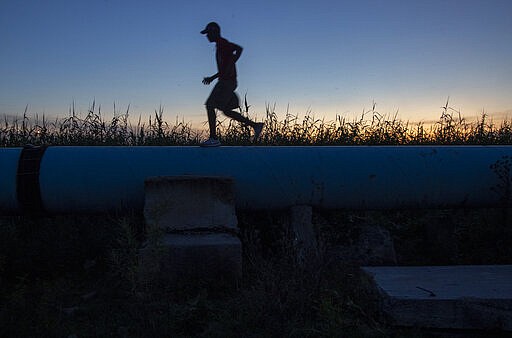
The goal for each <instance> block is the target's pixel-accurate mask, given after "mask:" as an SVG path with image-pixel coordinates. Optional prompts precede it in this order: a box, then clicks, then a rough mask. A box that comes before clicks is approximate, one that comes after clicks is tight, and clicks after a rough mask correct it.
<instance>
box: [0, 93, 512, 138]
mask: <svg viewBox="0 0 512 338" xmlns="http://www.w3.org/2000/svg"><path fill="white" fill-rule="evenodd" d="M128 110H129V109H128ZM128 110H127V111H126V112H125V113H119V112H116V110H115V108H114V117H113V118H112V119H111V120H110V121H109V120H107V119H106V118H105V117H104V116H103V115H102V112H101V109H100V108H97V107H96V105H95V103H94V102H93V104H92V106H91V108H90V109H89V111H88V112H87V115H86V116H85V117H79V116H77V114H76V113H75V111H74V108H73V109H70V114H69V117H67V118H65V119H56V120H54V121H48V120H47V119H46V118H45V116H43V117H42V118H39V116H37V115H36V117H35V118H34V119H31V118H30V117H28V115H27V111H26V110H25V112H24V114H23V116H22V117H21V118H12V119H10V120H9V119H8V118H7V117H4V121H3V123H2V124H1V125H0V146H1V147H18V146H23V145H26V144H34V145H43V144H44V145H77V146H78V145H127V146H147V145H168V146H179V145H197V144H199V142H200V141H201V140H203V139H204V138H205V137H206V132H205V131H198V130H194V129H193V128H192V127H191V124H190V123H186V122H184V121H179V120H176V121H175V123H174V124H171V123H168V122H167V121H165V119H164V116H163V109H162V108H161V107H160V108H159V109H158V110H156V111H155V112H154V115H152V116H150V117H149V119H148V121H146V122H143V121H142V120H141V118H140V117H139V119H138V121H137V124H135V125H134V124H132V123H131V122H130V119H129V111H128ZM240 111H241V113H242V114H248V111H249V106H248V105H246V106H245V107H244V109H242V108H240ZM219 117H221V114H219ZM264 123H265V128H264V131H263V133H262V135H261V138H260V140H259V141H258V144H260V145H268V146H274V145H288V146H298V145H308V146H321V145H434V144H437V145H446V144H450V145H458V144H461V145H462V144H465V145H469V144H472V145H474V144H512V121H509V120H504V121H502V122H501V123H500V124H499V125H498V124H495V123H494V122H493V121H492V120H489V118H488V116H487V115H486V114H482V115H481V117H480V118H479V119H478V120H476V121H473V122H470V121H468V120H466V119H465V118H463V117H462V116H461V113H460V112H459V111H457V110H455V109H453V108H450V107H449V105H448V102H447V103H446V105H445V106H444V107H441V116H440V118H439V120H438V121H437V122H435V123H433V124H430V125H425V124H424V123H416V124H412V123H409V121H403V120H399V119H397V116H396V115H395V116H384V115H382V114H380V113H379V112H378V111H377V110H376V108H375V104H374V105H373V107H372V109H370V110H368V111H365V112H363V113H362V114H361V117H360V118H358V119H354V120H352V121H349V120H347V119H346V118H345V117H342V116H337V118H336V119H335V120H333V121H325V120H324V119H315V118H314V117H313V116H312V115H311V114H306V116H305V117H304V118H303V119H300V118H299V116H298V115H293V114H289V113H286V115H285V117H284V119H279V118H278V115H277V114H276V112H275V106H270V105H268V106H267V107H266V117H265V121H264ZM217 129H218V135H219V138H220V140H221V142H222V143H223V144H226V145H249V144H253V142H252V141H251V130H250V128H247V127H244V126H242V125H240V124H239V123H237V122H234V121H232V120H230V119H227V118H226V119H223V120H222V119H219V122H218V125H217Z"/></svg>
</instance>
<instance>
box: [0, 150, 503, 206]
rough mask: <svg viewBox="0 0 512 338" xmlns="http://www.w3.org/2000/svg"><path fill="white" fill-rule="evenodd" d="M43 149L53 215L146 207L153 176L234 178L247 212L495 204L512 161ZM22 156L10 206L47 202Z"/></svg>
mask: <svg viewBox="0 0 512 338" xmlns="http://www.w3.org/2000/svg"><path fill="white" fill-rule="evenodd" d="M40 154H42V155H41V158H40V166H39V168H38V173H37V177H38V182H39V187H37V189H34V190H33V191H34V192H35V193H34V194H37V193H39V190H40V203H39V206H41V207H42V208H43V209H44V210H46V211H48V212H51V213H61V212H77V213H81V212H104V211H110V210H115V209H122V208H130V209H138V210H141V209H142V208H143V204H144V180H145V179H146V178H147V177H150V176H162V175H164V176H175V175H176V176H181V175H207V176H228V177H232V178H234V180H235V196H236V201H237V207H240V208H250V209H264V208H269V209H272V208H284V207H288V206H291V205H295V204H307V205H312V206H315V207H321V208H369V209H373V208H404V207H408V208H411V207H412V208H416V207H445V206H446V207H448V206H466V207H472V206H479V207H485V206H495V205H497V204H498V203H499V200H500V196H499V193H497V192H496V191H494V190H493V189H492V188H493V187H497V186H498V185H499V184H500V182H501V181H500V179H499V178H498V176H497V175H496V173H495V172H494V171H493V170H492V169H491V168H490V166H491V165H492V164H494V163H496V162H497V161H498V160H500V159H502V158H503V157H504V156H511V157H512V146H360V147H355V146H350V147H219V148H201V147H49V148H47V149H46V151H45V152H44V153H42V152H40ZM20 156H21V157H22V158H23V155H22V149H21V148H11V149H9V148H4V149H0V170H1V175H0V189H1V191H0V203H1V206H0V210H1V211H2V212H19V211H20V210H26V209H27V208H28V209H30V208H31V206H33V205H36V206H37V205H38V204H37V203H35V202H31V203H28V204H27V201H26V199H27V196H29V197H30V196H31V195H30V194H27V193H26V192H25V193H24V194H21V193H20V188H19V186H17V184H18V185H19V184H21V183H23V176H20V173H19V171H20V167H21V162H22V160H20ZM18 162H20V166H18ZM32 178H34V175H33V174H32ZM20 181H21V182H20ZM32 181H34V180H32ZM32 181H31V182H32ZM16 182H18V183H16ZM34 182H36V183H35V184H37V180H35V181H34ZM31 184H32V183H30V184H27V183H26V182H25V186H27V185H29V186H30V185H31ZM24 189H25V188H24ZM495 190H496V189H495ZM17 191H18V192H17ZM23 196H25V197H23ZM20 199H22V200H21V201H20Z"/></svg>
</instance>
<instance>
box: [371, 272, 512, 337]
mask: <svg viewBox="0 0 512 338" xmlns="http://www.w3.org/2000/svg"><path fill="white" fill-rule="evenodd" d="M362 270H363V271H364V272H365V273H367V274H368V275H369V276H371V277H372V278H373V280H374V282H375V284H376V286H377V288H378V289H379V290H380V292H381V294H382V296H383V310H384V311H385V312H386V313H387V314H388V315H389V316H390V318H391V319H392V320H393V322H394V324H395V325H398V326H419V327H424V328H436V329H437V328H439V329H480V330H496V329H498V330H506V331H512V265H475V266H415V267H363V268H362Z"/></svg>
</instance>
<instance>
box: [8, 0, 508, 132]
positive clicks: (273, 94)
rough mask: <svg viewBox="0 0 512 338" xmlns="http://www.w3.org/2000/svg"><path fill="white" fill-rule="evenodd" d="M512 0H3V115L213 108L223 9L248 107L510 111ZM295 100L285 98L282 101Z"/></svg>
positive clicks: (406, 115)
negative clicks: (215, 34) (215, 38)
mask: <svg viewBox="0 0 512 338" xmlns="http://www.w3.org/2000/svg"><path fill="white" fill-rule="evenodd" d="M511 15H512V1H510V0H502V1H499V0H482V1H475V0H418V1H407V0H403V1H395V0H382V1H376V0H374V1H370V0H360V1H343V0H332V1H323V0H317V1H300V0H297V1H275V0H272V1H266V0H263V1H261V0H260V1H241V0H240V1H227V0H215V1H193V0H191V1H171V0H162V1H156V0H146V1H142V0H141V1H127V0H123V1H121V0H83V1H81V0H75V1H69V0H66V1H64V0H62V1H54V0H49V1H36V0H27V1H15V0H2V1H0V41H1V47H0V116H2V115H4V114H7V115H20V114H22V113H23V111H24V109H25V106H27V105H28V112H29V113H30V114H36V113H38V114H43V113H44V114H46V115H48V116H66V115H67V114H68V110H69V108H70V106H71V105H72V103H73V102H74V103H75V107H76V111H77V112H82V113H85V112H86V111H87V109H88V108H89V106H90V105H91V103H92V102H93V100H95V101H96V104H97V105H101V107H102V111H103V112H104V113H105V115H106V116H107V117H108V116H109V114H110V116H111V115H112V113H113V105H114V102H115V104H116V107H117V109H118V111H119V112H124V111H125V110H126V109H127V107H128V105H129V106H130V114H131V116H135V117H138V116H139V115H142V116H143V117H144V116H147V115H148V114H150V113H152V112H154V110H155V109H158V107H159V106H163V108H164V111H165V116H166V119H168V120H170V121H173V120H175V118H176V116H178V117H180V118H183V119H184V120H185V121H190V122H193V123H200V122H202V121H206V114H205V111H204V105H203V104H204V101H205V100H206V98H207V96H208V94H209V92H210V90H211V88H212V86H204V85H203V84H202V83H201V80H202V78H203V77H204V76H209V75H212V74H214V73H215V72H216V65H215V60H214V53H215V44H212V43H209V42H208V41H207V39H206V38H205V36H203V35H201V34H200V33H199V32H200V31H201V30H202V29H203V28H204V26H205V25H206V24H207V23H208V22H209V21H216V22H218V23H219V24H220V26H221V28H222V35H223V36H224V37H225V38H227V39H228V40H230V41H233V42H235V43H237V44H239V45H241V46H242V47H243V48H244V51H243V55H242V57H241V59H240V60H239V62H238V63H237V68H238V74H239V79H238V80H239V87H238V93H239V94H240V96H242V97H243V96H244V95H245V94H246V93H247V98H248V101H249V104H250V105H251V109H250V111H251V113H250V114H251V116H252V117H256V118H257V119H259V120H261V119H263V117H264V115H265V114H264V112H265V106H266V104H270V105H274V104H275V105H276V112H277V113H278V114H283V115H284V113H285V112H286V110H287V109H289V111H290V112H291V113H294V114H299V115H302V114H305V113H306V112H308V111H309V112H311V113H312V114H314V115H315V117H318V118H322V117H325V118H326V119H327V120H330V119H334V118H335V116H336V115H337V114H338V115H342V116H347V117H351V116H356V115H358V114H360V113H361V112H362V111H363V109H369V108H371V106H372V102H376V103H377V110H378V111H379V112H380V113H381V114H391V115H394V114H395V113H396V112H397V111H398V116H399V118H401V119H407V120H411V121H428V120H432V119H437V118H438V117H439V116H440V112H441V109H440V107H441V106H442V105H443V104H444V103H445V102H446V99H447V97H450V104H451V106H452V107H453V108H455V109H457V110H460V111H461V113H462V114H463V115H465V116H476V115H479V114H481V113H482V112H483V111H485V112H486V113H487V114H491V115H492V114H503V113H508V116H509V117H512V19H511ZM287 107H289V108H287Z"/></svg>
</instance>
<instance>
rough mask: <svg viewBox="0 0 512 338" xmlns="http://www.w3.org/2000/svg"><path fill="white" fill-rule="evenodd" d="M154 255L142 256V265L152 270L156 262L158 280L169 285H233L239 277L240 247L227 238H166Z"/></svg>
mask: <svg viewBox="0 0 512 338" xmlns="http://www.w3.org/2000/svg"><path fill="white" fill-rule="evenodd" d="M148 249H149V248H148ZM158 251H159V254H158V257H155V256H154V255H153V256H151V253H150V252H151V251H149V250H148V252H147V253H148V254H147V255H145V254H144V252H143V253H142V257H143V259H142V262H143V263H142V264H143V265H144V261H145V260H146V263H147V264H148V265H149V266H151V265H153V266H154V263H155V262H154V260H155V258H156V259H158V264H157V265H158V270H159V271H156V274H157V275H158V276H159V277H158V278H159V279H161V280H164V281H165V282H169V283H171V284H176V283H178V282H186V281H190V282H196V281H207V282H211V283H217V282H218V281H221V280H222V281H224V282H235V281H237V280H239V279H240V278H241V275H242V244H241V242H240V239H239V238H238V237H236V236H233V235H230V234H223V233H210V234H204V233H203V234H166V235H164V236H163V238H162V240H161V243H160V247H159V248H158ZM153 252H154V250H153ZM146 257H147V259H145V258H146ZM143 268H144V267H143ZM154 272H155V271H153V273H154Z"/></svg>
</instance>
